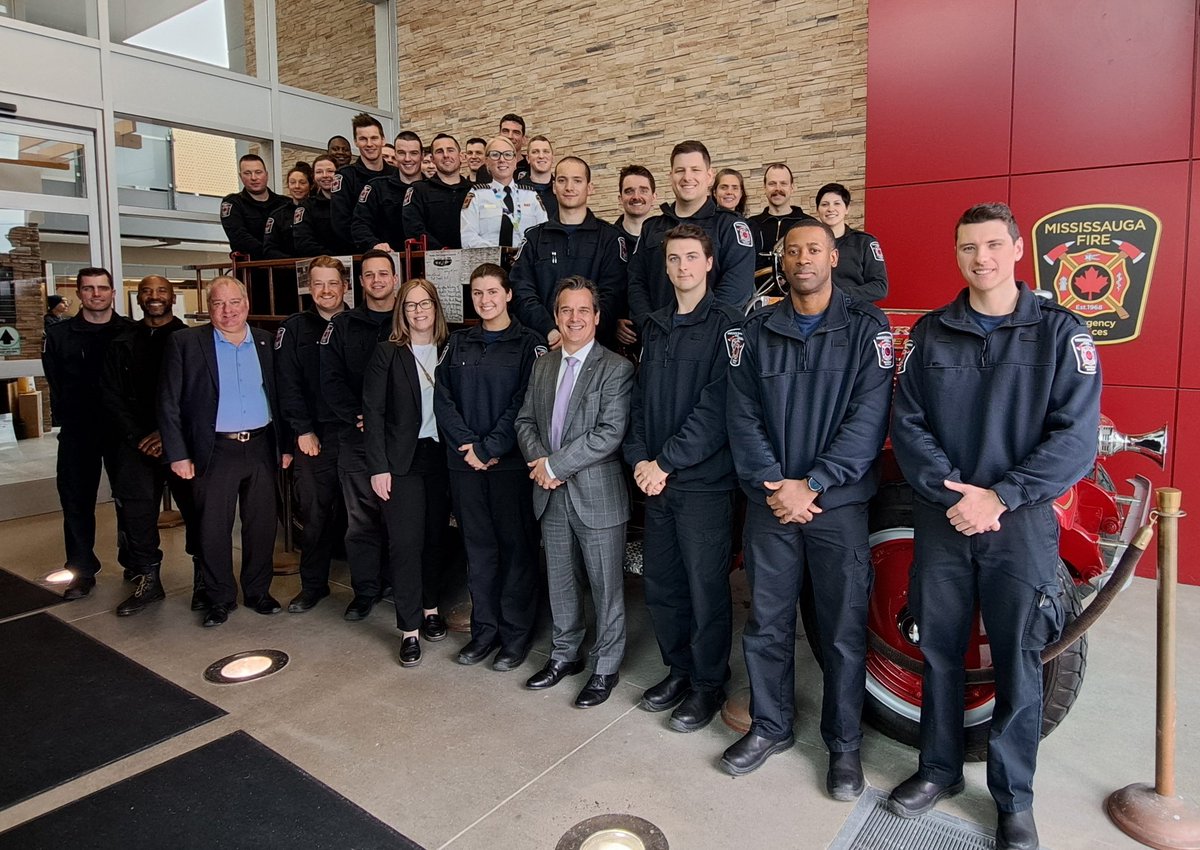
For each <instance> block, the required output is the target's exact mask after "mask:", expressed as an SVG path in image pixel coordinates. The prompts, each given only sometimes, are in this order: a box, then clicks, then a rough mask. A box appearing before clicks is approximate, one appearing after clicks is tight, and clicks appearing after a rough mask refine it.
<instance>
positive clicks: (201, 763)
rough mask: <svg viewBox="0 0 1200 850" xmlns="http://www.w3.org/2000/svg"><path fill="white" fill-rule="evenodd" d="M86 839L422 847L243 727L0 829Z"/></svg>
mask: <svg viewBox="0 0 1200 850" xmlns="http://www.w3.org/2000/svg"><path fill="white" fill-rule="evenodd" d="M82 846H87V847H88V848H91V849H92V850H106V848H113V850H117V848H120V850H130V848H162V847H170V848H172V850H187V848H197V850H199V848H213V847H219V848H231V847H247V848H250V847H264V848H265V847H287V848H330V850H347V848H356V850H365V848H389V850H422V848H421V846H420V845H418V844H414V843H413V842H412V841H410V840H409V839H407V838H405V837H404V836H403V835H401V834H400V833H398V832H396V831H395V830H393V829H392V828H391V827H390V826H388V825H387V824H385V823H383V822H382V821H380V820H377V819H376V818H374V817H373V816H371V815H370V814H368V813H367V812H365V811H364V810H363V809H361V808H359V807H358V806H356V805H355V804H354V803H352V802H350V801H349V800H347V799H346V798H345V797H343V796H342V795H340V794H338V793H337V792H336V791H334V790H332V789H331V788H328V787H327V786H325V785H324V784H322V783H321V782H318V781H317V780H316V779H314V778H313V777H312V776H310V775H309V774H307V773H305V772H304V771H303V770H301V769H300V768H298V767H296V765H294V764H292V763H291V762H290V761H288V760H287V759H285V758H283V756H281V755H279V754H278V753H276V752H275V751H274V750H271V749H269V748H268V747H266V746H264V745H263V744H261V743H259V742H258V741H256V740H255V739H254V738H251V737H250V736H249V735H247V734H246V733H245V732H234V733H233V734H231V735H227V736H225V737H224V738H218V739H217V740H216V741H213V742H212V743H210V744H206V745H204V746H202V747H198V748H197V749H195V750H192V751H191V752H188V753H184V754H183V755H181V756H176V757H175V758H173V759H171V760H170V761H167V762H164V763H163V764H160V765H159V766H158V767H153V768H151V769H149V770H147V771H145V772H144V773H140V774H138V775H137V776H132V777H130V778H129V779H125V780H123V781H121V782H118V783H116V784H115V785H110V786H109V787H108V788H104V789H102V790H100V791H97V792H95V793H94V794H90V795H89V796H87V797H84V798H83V799H82V800H77V801H75V802H74V803H69V804H67V805H65V806H63V807H62V808H60V809H55V810H54V811H52V812H48V813H47V814H44V815H42V816H41V817H39V818H35V819H34V820H31V821H29V822H27V823H24V824H21V825H20V826H18V827H15V828H13V829H11V830H9V831H8V832H5V833H2V834H0V850H9V849H10V848H11V850H17V848H20V850H31V848H43V847H44V848H53V847H82Z"/></svg>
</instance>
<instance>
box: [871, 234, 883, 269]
mask: <svg viewBox="0 0 1200 850" xmlns="http://www.w3.org/2000/svg"><path fill="white" fill-rule="evenodd" d="M871 256H872V257H874V258H875V262H877V263H882V262H883V249H882V248H880V247H879V240H877V239H872V240H871Z"/></svg>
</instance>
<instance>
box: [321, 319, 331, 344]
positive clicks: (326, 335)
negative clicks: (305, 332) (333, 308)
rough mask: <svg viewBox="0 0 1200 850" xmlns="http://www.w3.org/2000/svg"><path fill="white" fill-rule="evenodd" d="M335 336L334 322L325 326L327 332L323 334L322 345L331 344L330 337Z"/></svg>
mask: <svg viewBox="0 0 1200 850" xmlns="http://www.w3.org/2000/svg"><path fill="white" fill-rule="evenodd" d="M331 336H333V322H330V323H329V324H327V325H326V326H325V333H323V334H321V345H329V338H330V337H331Z"/></svg>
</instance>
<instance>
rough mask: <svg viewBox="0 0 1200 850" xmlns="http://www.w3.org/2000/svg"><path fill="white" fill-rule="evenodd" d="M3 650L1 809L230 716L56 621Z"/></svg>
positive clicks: (17, 633)
mask: <svg viewBox="0 0 1200 850" xmlns="http://www.w3.org/2000/svg"><path fill="white" fill-rule="evenodd" d="M0 647H2V649H0V808H3V807H6V806H11V805H12V804H13V803H17V802H20V801H21V800H24V799H26V798H28V797H32V796H33V795H34V794H39V793H41V792H42V791H45V790H46V789H48V788H53V787H54V786H55V785H59V784H60V783H63V782H66V781H67V780H68V779H74V778H75V777H77V776H81V775H83V774H85V773H88V772H90V771H93V770H95V769H96V768H98V767H103V766H104V765H106V764H109V763H111V762H114V761H116V760H117V759H120V758H124V757H125V756H128V755H130V754H131V753H136V752H137V751H139V750H143V749H145V748H146V747H149V746H152V745H154V744H157V743H159V742H161V741H165V740H166V739H168V738H172V737H174V736H175V735H178V734H179V733H181V732H186V731H187V730H188V729H192V728H194V727H196V726H199V725H200V724H202V723H207V722H208V721H209V720H212V719H214V718H217V717H220V716H221V715H223V714H224V713H225V712H224V711H223V710H222V709H220V708H217V707H216V706H215V705H213V704H211V703H209V702H206V701H204V700H202V699H200V697H198V696H196V695H195V694H192V693H188V692H187V691H185V690H184V689H183V688H180V687H178V686H177V685H174V684H172V683H171V682H168V681H167V680H166V679H164V678H162V677H161V676H159V675H158V674H156V673H153V672H151V671H150V670H147V669H146V668H145V667H143V666H141V665H140V664H137V663H135V662H133V661H131V660H130V659H128V658H126V657H125V656H124V655H121V654H120V653H119V652H116V651H115V650H112V649H109V648H108V647H107V646H105V645H103V644H101V643H99V642H97V641H95V640H93V639H92V638H90V637H88V636H87V635H85V634H83V633H82V632H79V631H76V630H75V629H73V628H72V627H71V626H68V625H67V624H66V623H64V622H62V621H61V620H59V619H57V618H55V617H52V616H50V615H49V614H31V615H30V616H28V617H19V618H17V619H15V620H10V621H8V622H7V623H0Z"/></svg>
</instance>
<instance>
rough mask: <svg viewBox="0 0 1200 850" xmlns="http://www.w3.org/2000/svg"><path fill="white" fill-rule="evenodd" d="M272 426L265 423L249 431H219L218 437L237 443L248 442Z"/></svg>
mask: <svg viewBox="0 0 1200 850" xmlns="http://www.w3.org/2000/svg"><path fill="white" fill-rule="evenodd" d="M270 427H271V426H270V425H264V426H262V427H261V428H251V429H250V430H249V431H218V432H217V438H218V439H221V440H233V441H234V442H237V443H248V442H250V441H251V440H253V439H254V438H255V437H257V436H258V435H259V434H262V433H264V432H265V431H266V430H267V429H268V428H270Z"/></svg>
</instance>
